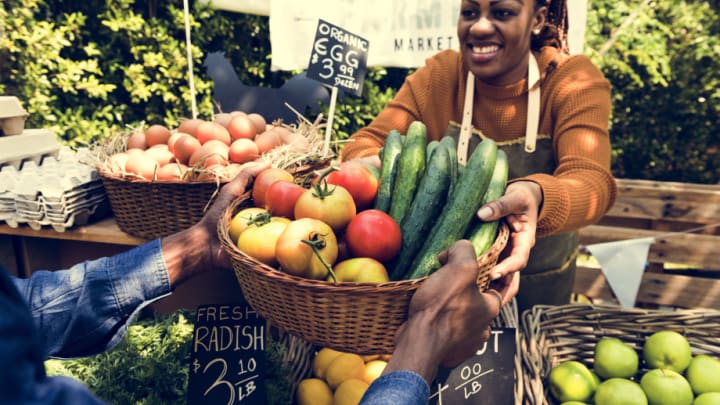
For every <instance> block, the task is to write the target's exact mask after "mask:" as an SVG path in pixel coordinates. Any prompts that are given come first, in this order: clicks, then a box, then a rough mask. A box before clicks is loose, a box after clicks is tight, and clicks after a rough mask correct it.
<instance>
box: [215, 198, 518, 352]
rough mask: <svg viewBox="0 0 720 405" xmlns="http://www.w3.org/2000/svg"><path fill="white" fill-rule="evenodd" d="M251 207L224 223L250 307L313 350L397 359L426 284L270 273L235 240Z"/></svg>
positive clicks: (493, 255)
mask: <svg viewBox="0 0 720 405" xmlns="http://www.w3.org/2000/svg"><path fill="white" fill-rule="evenodd" d="M250 205H251V200H250V199H249V195H248V194H247V193H246V194H245V196H243V197H241V198H240V199H238V200H236V201H235V202H233V203H232V204H231V205H230V207H228V208H227V209H226V210H225V212H224V214H223V216H222V217H221V218H220V220H219V223H218V233H219V236H220V240H221V241H222V244H223V247H224V248H225V250H226V251H227V252H228V253H229V254H230V257H231V260H232V264H233V268H234V270H235V275H236V276H237V278H238V281H239V283H240V287H241V289H242V291H243V295H244V296H245V298H246V299H247V301H248V303H250V305H251V306H252V307H253V308H254V309H255V310H256V311H257V312H258V313H259V314H260V315H261V316H263V317H264V318H265V319H268V320H269V321H271V322H272V323H274V324H276V325H278V326H279V327H280V328H282V329H284V330H286V331H288V332H290V333H293V334H295V335H296V336H298V337H300V338H302V339H304V340H307V341H309V342H311V343H313V344H316V345H318V346H323V347H331V348H334V349H336V350H341V351H347V352H352V353H358V354H385V353H392V351H393V347H394V345H393V339H394V334H395V331H396V329H397V328H398V327H399V326H400V325H401V324H402V322H404V321H405V319H406V316H407V309H408V305H409V303H410V298H412V295H413V293H414V292H415V290H416V289H417V288H418V286H419V285H420V284H421V283H422V282H423V280H424V279H415V280H404V281H394V282H388V283H382V284H370V283H338V284H333V283H330V282H326V281H321V280H311V279H306V278H301V277H297V276H293V275H290V274H287V273H285V272H282V271H279V270H277V269H275V268H272V267H269V266H267V265H265V264H262V263H261V262H259V261H257V260H255V259H253V258H252V257H250V256H248V255H246V254H244V253H243V252H241V251H240V250H239V249H238V248H237V247H236V246H235V244H234V243H233V242H232V240H231V239H230V235H229V233H228V227H229V224H230V221H231V220H232V217H233V216H234V215H235V214H236V213H237V212H238V211H239V210H240V209H242V208H245V207H248V206H250ZM508 235H509V230H508V228H507V226H506V225H505V224H503V225H502V226H501V227H500V231H499V234H498V237H497V239H496V241H495V243H494V244H493V246H492V247H491V248H490V249H489V250H488V252H487V253H485V254H484V255H483V256H481V257H479V258H478V263H479V265H480V275H479V277H478V285H479V286H481V287H483V288H485V287H487V284H488V279H489V271H490V269H491V268H492V267H493V266H494V265H495V263H496V262H497V259H498V256H499V255H500V252H501V251H502V250H503V248H504V247H505V245H506V243H507V239H508Z"/></svg>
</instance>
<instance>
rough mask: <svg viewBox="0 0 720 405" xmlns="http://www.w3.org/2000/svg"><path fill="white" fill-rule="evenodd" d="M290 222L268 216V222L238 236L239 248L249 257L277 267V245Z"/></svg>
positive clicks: (251, 226) (285, 219)
mask: <svg viewBox="0 0 720 405" xmlns="http://www.w3.org/2000/svg"><path fill="white" fill-rule="evenodd" d="M289 223H290V220H289V219H287V218H282V217H272V218H270V216H269V215H268V216H267V222H263V221H260V220H259V218H258V222H257V223H253V224H251V225H249V226H248V227H247V228H245V229H244V230H243V231H242V232H240V235H239V236H238V241H237V246H238V248H239V249H240V250H241V251H243V252H244V253H245V254H247V255H248V256H251V257H253V258H255V259H257V260H258V261H260V262H262V263H265V264H267V265H268V266H275V265H277V259H276V258H275V244H276V242H277V240H278V238H279V237H280V235H281V234H282V233H283V231H285V228H286V227H287V225H288V224H289Z"/></svg>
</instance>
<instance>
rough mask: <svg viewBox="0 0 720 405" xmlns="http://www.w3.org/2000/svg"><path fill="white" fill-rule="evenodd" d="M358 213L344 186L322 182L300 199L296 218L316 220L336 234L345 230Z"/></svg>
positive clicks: (296, 209) (296, 207)
mask: <svg viewBox="0 0 720 405" xmlns="http://www.w3.org/2000/svg"><path fill="white" fill-rule="evenodd" d="M356 213H357V211H356V209H355V201H353V198H352V195H350V193H349V192H348V191H347V190H345V188H343V187H342V186H335V185H328V184H327V183H325V182H324V181H320V182H319V183H316V184H315V185H313V187H312V188H310V189H309V190H305V192H304V193H303V194H302V195H301V196H300V198H298V200H297V202H296V203H295V211H294V214H295V218H315V219H319V220H321V221H323V222H325V223H327V224H328V225H330V227H332V229H333V230H334V231H335V232H338V233H339V232H342V231H343V230H345V227H346V226H347V224H349V223H350V221H351V220H352V219H353V218H355V214H356Z"/></svg>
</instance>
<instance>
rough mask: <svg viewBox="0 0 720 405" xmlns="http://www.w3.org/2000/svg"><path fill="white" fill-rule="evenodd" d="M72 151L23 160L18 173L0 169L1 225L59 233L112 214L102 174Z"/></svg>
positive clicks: (14, 168)
mask: <svg viewBox="0 0 720 405" xmlns="http://www.w3.org/2000/svg"><path fill="white" fill-rule="evenodd" d="M82 153H83V151H79V152H73V151H72V150H71V149H69V148H65V147H63V148H59V149H58V151H57V153H56V154H55V155H52V156H47V155H44V156H41V157H37V156H34V157H30V158H23V159H22V163H21V164H20V165H19V166H20V168H19V169H18V168H17V165H15V164H7V165H5V166H2V167H1V168H0V221H4V222H5V223H7V224H8V225H9V226H11V227H13V228H16V227H18V226H20V225H21V224H27V225H29V226H30V227H31V228H33V229H35V230H38V229H40V228H42V227H43V226H47V225H49V226H52V227H53V229H55V230H56V231H57V232H64V231H65V230H66V229H68V228H71V227H73V226H76V225H84V224H87V223H88V222H89V221H90V220H91V219H99V218H102V217H104V216H107V215H108V214H109V213H110V204H109V201H108V199H107V194H106V193H105V188H104V187H103V185H102V180H101V178H100V175H99V174H98V172H97V171H96V170H95V168H94V167H92V166H89V165H87V164H84V163H81V162H80V160H79V159H78V156H79V155H81V154H82Z"/></svg>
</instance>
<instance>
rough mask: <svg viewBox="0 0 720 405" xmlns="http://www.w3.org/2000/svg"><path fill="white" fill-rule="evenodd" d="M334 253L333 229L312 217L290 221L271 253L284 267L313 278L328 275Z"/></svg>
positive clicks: (316, 278) (292, 272)
mask: <svg viewBox="0 0 720 405" xmlns="http://www.w3.org/2000/svg"><path fill="white" fill-rule="evenodd" d="M241 235H242V234H241ZM311 245H314V247H315V249H313V246H311ZM318 255H319V256H320V257H322V259H320V257H318ZM337 255H338V247H337V238H336V237H335V233H333V231H332V229H330V226H329V225H328V224H326V223H324V222H322V221H320V220H317V219H313V218H302V219H296V220H295V221H292V222H290V223H289V224H288V225H287V227H286V228H285V230H284V231H283V233H282V234H281V235H280V237H279V238H278V240H277V243H276V245H275V257H276V258H277V261H278V263H280V267H281V268H282V269H283V270H284V271H286V272H288V273H290V274H294V275H296V276H300V277H305V278H311V279H315V280H322V279H324V278H325V277H326V276H327V275H328V273H329V269H331V268H332V265H333V264H335V260H337Z"/></svg>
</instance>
